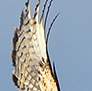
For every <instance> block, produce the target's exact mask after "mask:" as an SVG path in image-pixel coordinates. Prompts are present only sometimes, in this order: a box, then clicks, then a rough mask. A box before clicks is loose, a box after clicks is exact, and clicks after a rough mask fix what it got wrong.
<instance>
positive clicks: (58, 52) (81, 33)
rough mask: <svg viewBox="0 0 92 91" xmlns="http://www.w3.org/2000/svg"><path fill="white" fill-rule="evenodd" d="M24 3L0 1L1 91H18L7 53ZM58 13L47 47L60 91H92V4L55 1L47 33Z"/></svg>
mask: <svg viewBox="0 0 92 91" xmlns="http://www.w3.org/2000/svg"><path fill="white" fill-rule="evenodd" d="M25 2H26V0H8V1H7V0H1V1H0V58H1V60H0V91H18V89H17V88H16V87H14V84H13V82H12V79H11V74H12V71H13V69H14V68H13V67H12V62H11V56H10V52H11V50H12V38H13V29H14V26H17V27H18V28H19V23H20V21H19V18H20V14H21V10H25V6H24V4H25ZM30 4H31V8H32V10H31V11H32V15H33V13H34V8H35V5H36V4H37V0H30ZM42 4H44V0H42ZM41 8H42V6H41ZM40 11H41V10H40ZM58 12H60V15H59V17H58V18H57V20H56V21H55V23H54V25H53V27H52V29H51V33H50V37H49V43H48V47H49V54H50V58H51V61H54V62H55V64H56V69H57V73H58V77H59V82H60V85H61V88H62V91H92V0H54V1H53V3H52V7H51V9H50V13H49V18H48V24H47V27H46V29H48V27H49V24H50V23H51V21H52V19H53V18H54V16H55V15H56V14H57V13H58ZM40 13H41V12H40Z"/></svg>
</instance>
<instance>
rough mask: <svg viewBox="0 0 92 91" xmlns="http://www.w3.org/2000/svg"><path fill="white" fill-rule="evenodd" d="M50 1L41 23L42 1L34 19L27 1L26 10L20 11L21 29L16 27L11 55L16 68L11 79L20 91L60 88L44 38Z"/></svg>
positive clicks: (54, 89)
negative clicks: (45, 16) (44, 25)
mask: <svg viewBox="0 0 92 91" xmlns="http://www.w3.org/2000/svg"><path fill="white" fill-rule="evenodd" d="M47 1H48V0H46V2H45V5H44V9H43V12H42V16H41V19H40V22H39V7H40V2H41V0H38V4H37V5H36V8H35V14H34V16H33V18H31V11H30V4H29V0H28V1H27V3H26V4H25V5H26V7H27V10H26V13H24V12H23V11H22V14H21V18H20V28H19V29H17V28H16V27H15V28H14V38H13V50H12V52H11V57H12V62H13V66H14V68H15V69H14V71H13V75H12V79H13V82H14V84H15V85H16V86H17V87H18V88H19V91H21V89H22V90H24V91H60V88H59V84H58V80H57V76H56V72H55V66H54V64H53V70H52V67H51V64H50V59H49V55H48V51H47V39H48V36H47V38H46V37H45V27H43V15H44V10H45V6H46V3H47ZM51 2H52V0H51ZM49 6H50V5H49ZM57 16H58V15H57ZM57 16H56V17H55V18H54V20H55V19H56V18H57ZM54 20H53V22H54ZM53 22H52V24H53ZM52 24H51V26H52ZM49 31H50V28H49ZM49 31H48V35H49Z"/></svg>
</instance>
